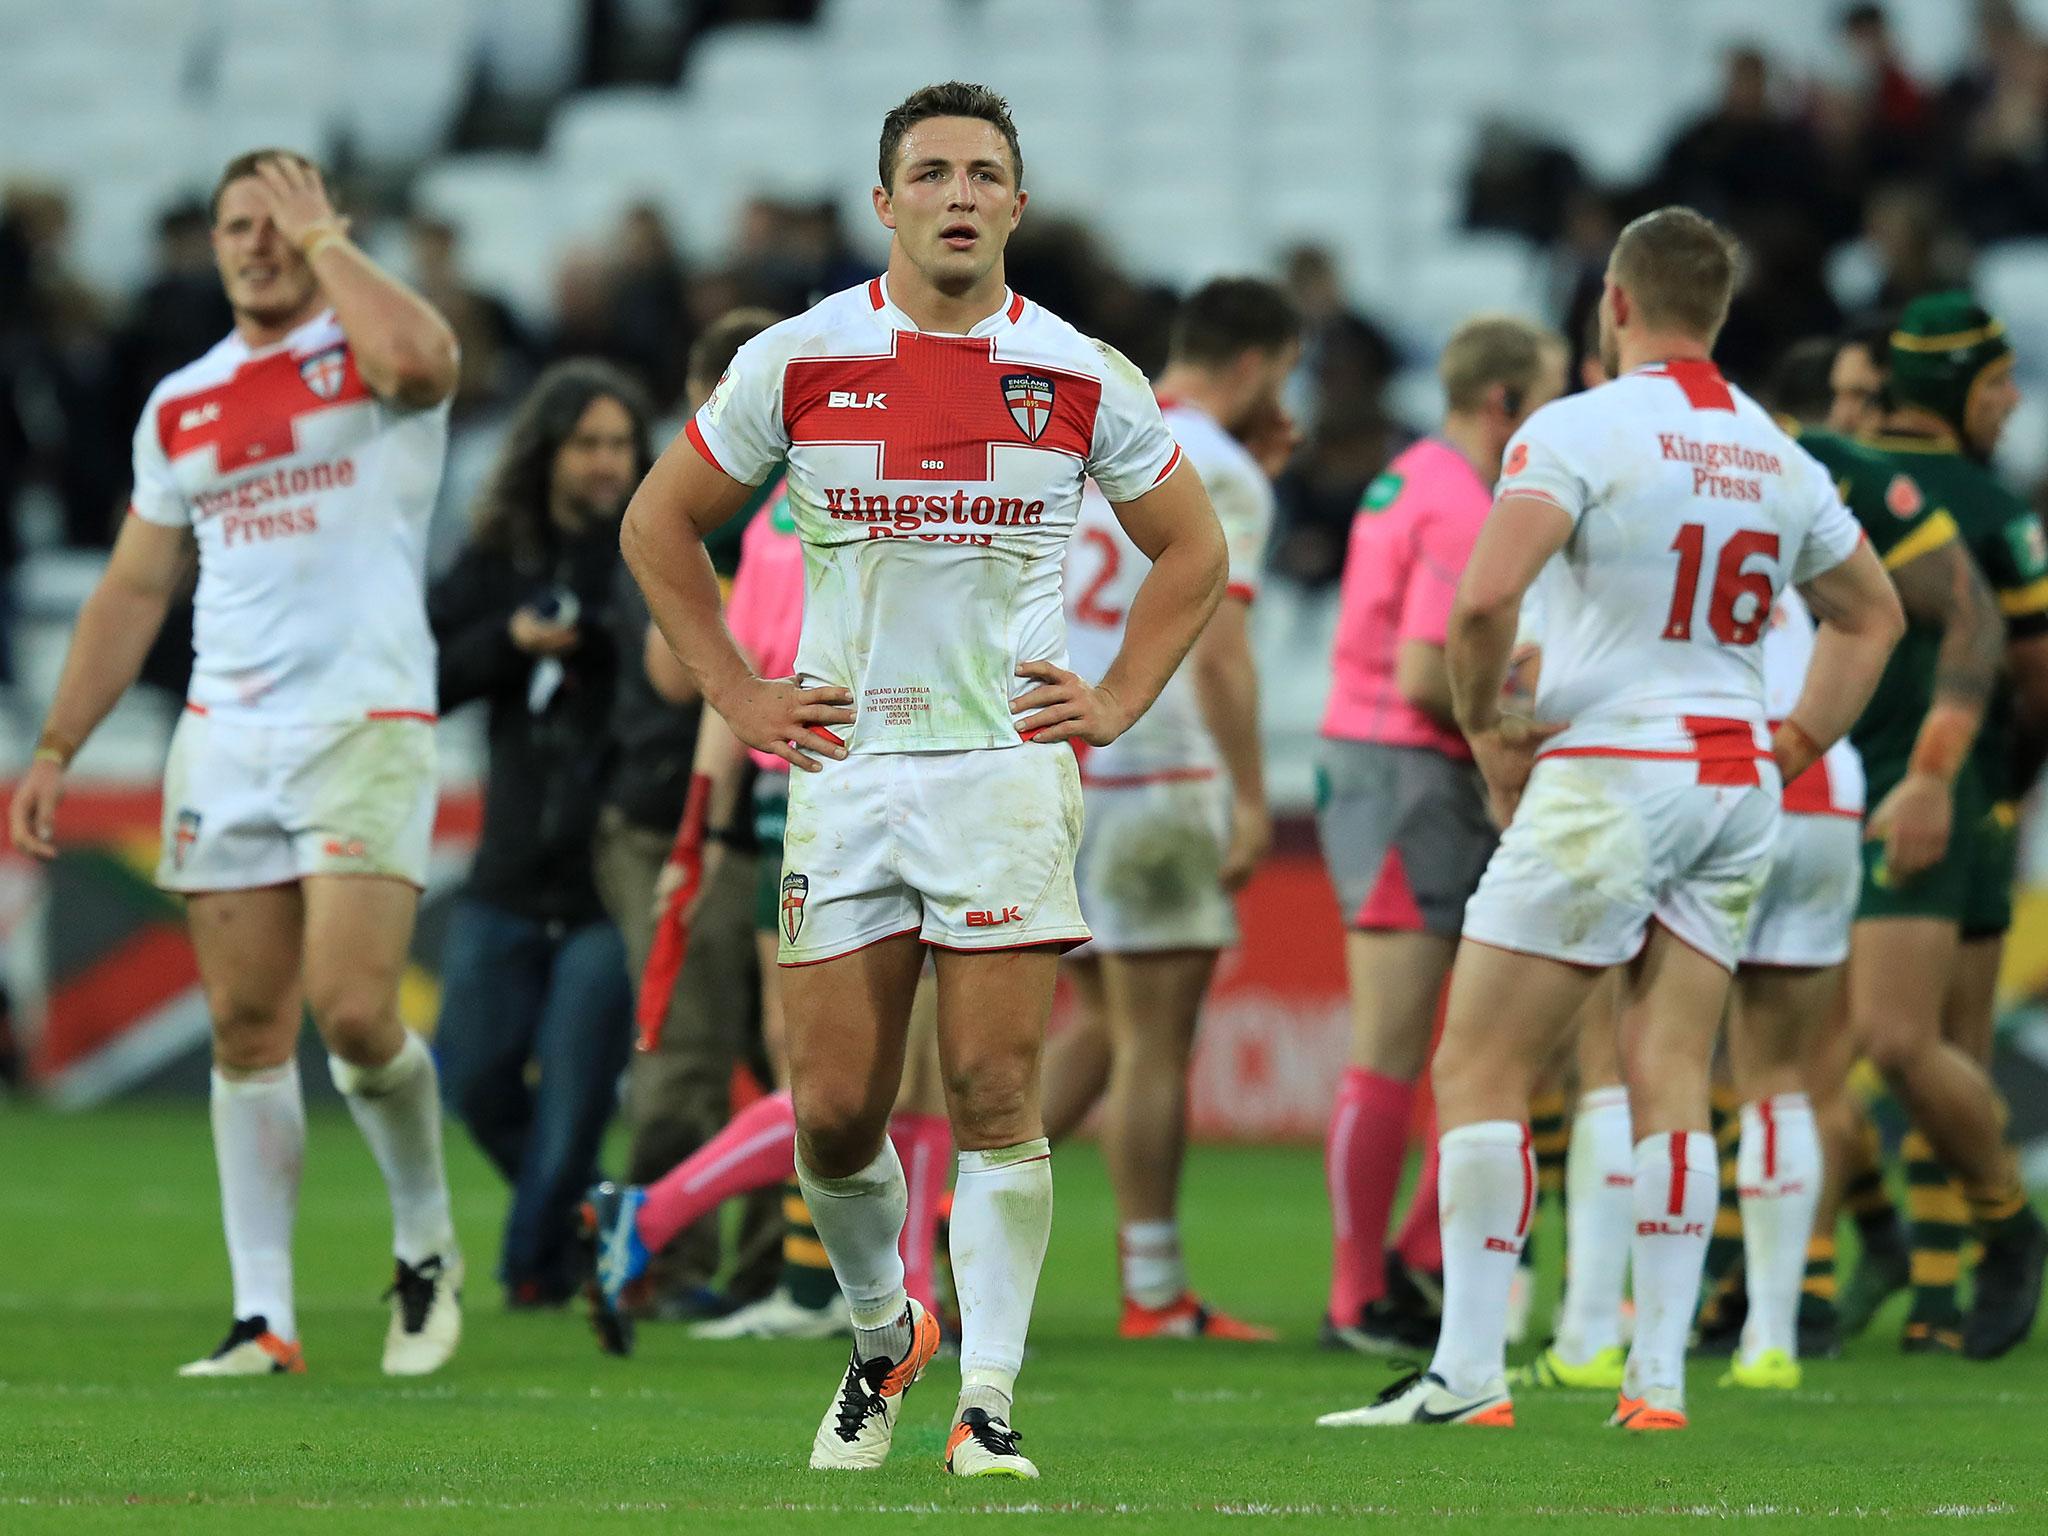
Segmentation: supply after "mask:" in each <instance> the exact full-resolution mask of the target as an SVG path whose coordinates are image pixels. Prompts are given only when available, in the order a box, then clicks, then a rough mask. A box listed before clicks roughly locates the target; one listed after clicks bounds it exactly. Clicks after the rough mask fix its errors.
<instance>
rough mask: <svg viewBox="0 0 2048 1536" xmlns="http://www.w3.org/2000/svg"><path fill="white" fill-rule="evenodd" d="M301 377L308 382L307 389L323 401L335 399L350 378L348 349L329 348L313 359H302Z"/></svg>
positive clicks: (316, 354)
mask: <svg viewBox="0 0 2048 1536" xmlns="http://www.w3.org/2000/svg"><path fill="white" fill-rule="evenodd" d="M299 377H300V378H302V379H304V380H305V381H306V388H308V389H310V390H311V391H313V393H314V394H316V395H318V396H319V397H320V398H321V399H322V400H332V399H334V398H335V397H336V396H337V395H339V394H340V393H341V386H342V384H343V382H344V381H346V379H347V378H348V351H347V349H346V348H344V347H329V348H328V349H327V350H326V351H325V352H315V353H314V354H313V355H312V356H311V357H308V358H302V359H300V362H299Z"/></svg>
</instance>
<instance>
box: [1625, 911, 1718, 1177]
mask: <svg viewBox="0 0 2048 1536" xmlns="http://www.w3.org/2000/svg"><path fill="white" fill-rule="evenodd" d="M1731 980H1732V978H1731V977H1730V975H1729V973H1728V972H1727V971H1726V970H1724V969H1723V968H1722V967H1721V966H1720V965H1718V964H1717V963H1716V962H1714V961H1712V960H1710V959H1708V958H1707V957H1706V956H1705V955H1703V954H1701V953H1700V952H1699V951H1698V950H1696V949H1694V948H1692V947H1691V946H1690V945H1688V944H1686V943H1685V942H1683V941H1682V940H1680V939H1679V938H1677V937H1676V936H1674V935H1673V934H1672V932H1671V930H1670V929H1668V928H1666V927H1664V925H1663V924H1661V923H1653V924H1651V925H1650V933H1649V938H1648V939H1647V940H1646V941H1645V943H1644V945H1643V952H1642V954H1640V955H1639V956H1637V957H1636V959H1635V961H1634V962H1633V963H1632V964H1631V965H1630V966H1629V967H1628V969H1627V971H1626V973H1625V979H1624V981H1623V992H1624V1001H1623V1004H1622V1030H1621V1048H1622V1066H1623V1069H1624V1071H1625V1072H1626V1074H1627V1078H1628V1098H1629V1118H1630V1121H1631V1123H1632V1124H1633V1126H1634V1131H1635V1136H1636V1139H1637V1140H1638V1141H1640V1140H1641V1139H1642V1138H1643V1137H1645V1136H1661V1135H1664V1134H1666V1133H1668V1132H1671V1131H1704V1130H1705V1129H1706V1128H1707V1123H1708V1121H1707V1093H1708V1078H1709V1076H1710V1074H1711V1072H1712V1070H1713V1062H1714V1042H1715V1040H1716V1039H1717V1038H1718V1037H1719V1035H1720V1032H1721V1019H1722V1015H1723V1014H1724V1013H1725V1011H1726V1009H1727V1006H1728V987H1729V983H1730V981H1731Z"/></svg>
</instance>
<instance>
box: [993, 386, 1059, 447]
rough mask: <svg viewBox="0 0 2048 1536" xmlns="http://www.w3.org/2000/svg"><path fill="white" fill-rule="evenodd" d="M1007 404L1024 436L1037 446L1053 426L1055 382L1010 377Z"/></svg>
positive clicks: (1006, 392) (1005, 402)
mask: <svg viewBox="0 0 2048 1536" xmlns="http://www.w3.org/2000/svg"><path fill="white" fill-rule="evenodd" d="M1003 403H1004V404H1005V405H1007V406H1009V408H1010V415H1011V416H1012V417H1014V418H1015V420H1016V422H1017V426H1018V427H1019V428H1020V429H1021V430H1022V431H1023V433H1024V435H1025V436H1026V437H1027V438H1029V439H1030V440H1031V441H1032V442H1034V443H1035V442H1037V441H1038V439H1039V438H1040V437H1041V436H1042V435H1043V434H1044V432H1045V429H1046V428H1047V427H1048V426H1050V425H1052V380H1051V379H1048V378H1046V377H1045V376H1044V375H1043V374H1037V373H1006V374H1004V375H1003Z"/></svg>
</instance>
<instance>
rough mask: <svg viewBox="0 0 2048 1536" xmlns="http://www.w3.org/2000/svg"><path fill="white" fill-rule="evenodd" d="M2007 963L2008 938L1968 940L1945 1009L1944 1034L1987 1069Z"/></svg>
mask: <svg viewBox="0 0 2048 1536" xmlns="http://www.w3.org/2000/svg"><path fill="white" fill-rule="evenodd" d="M2004 962H2005V935H2004V934H2002V933H2000V934H1993V935H1992V936H1991V937H1989V938H1983V939H1965V940H1964V941H1963V943H1962V945H1961V946H1960V948H1959V949H1958V951H1957V953H1956V969H1955V979H1954V980H1953V981H1951V982H1950V983H1949V989H1948V998H1947V1000H1946V1002H1944V1004H1943V1005H1942V1022H1941V1032H1942V1034H1943V1036H1944V1037H1946V1038H1947V1039H1949V1040H1951V1041H1953V1042H1954V1043H1955V1044H1957V1045H1959V1046H1961V1047H1962V1048H1963V1049H1964V1050H1965V1051H1967V1052H1969V1054H1970V1056H1971V1058H1972V1059H1973V1060H1975V1061H1977V1062H1979V1063H1981V1064H1983V1065H1985V1066H1989V1065H1990V1064H1991V1046H1992V1040H1993V1038H1994V1036H1995V1034H1996V1030H1995V1025H1996V1023H1997V1018H1998V971H1999V967H2000V966H2001V965H2003V964H2004Z"/></svg>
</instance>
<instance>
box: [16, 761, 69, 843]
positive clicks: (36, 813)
mask: <svg viewBox="0 0 2048 1536" xmlns="http://www.w3.org/2000/svg"><path fill="white" fill-rule="evenodd" d="M63 798H64V770H63V769H62V768H60V767H58V766H57V765H56V764H55V763H53V762H50V761H48V760H47V759H43V760H39V761H37V762H34V763H31V764H29V768H28V772H26V773H24V774H23V775H22V776H21V782H20V783H19V784H17V785H16V786H15V789H14V798H13V799H12V800H11V801H10V802H8V806H7V835H8V838H9V839H10V840H11V841H12V842H13V844H14V846H15V848H16V849H17V850H18V851H20V852H22V853H25V854H28V855H29V856H30V857H31V858H37V859H54V858H55V857H56V856H57V842H56V838H57V802H58V801H60V800H62V799H63Z"/></svg>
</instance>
